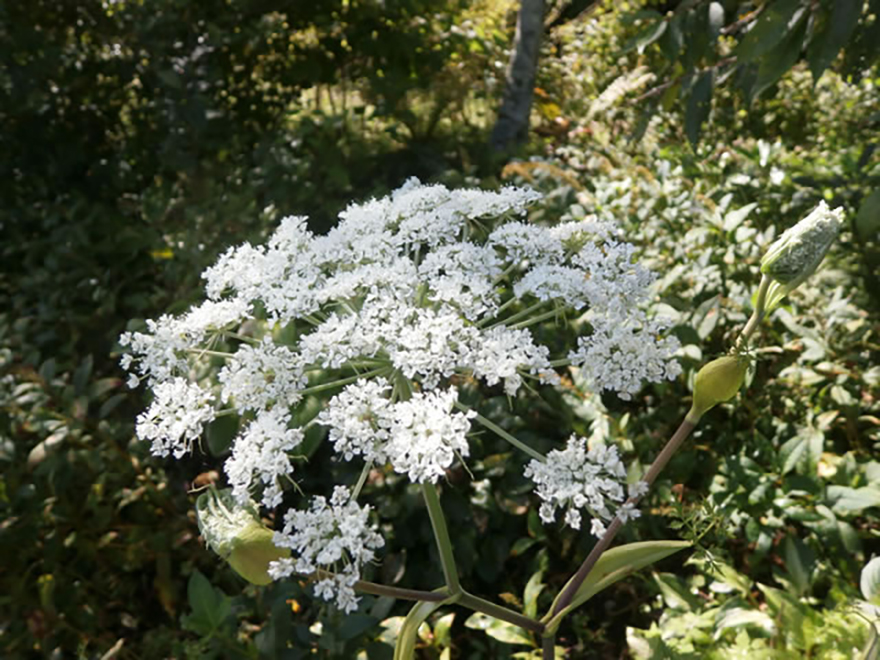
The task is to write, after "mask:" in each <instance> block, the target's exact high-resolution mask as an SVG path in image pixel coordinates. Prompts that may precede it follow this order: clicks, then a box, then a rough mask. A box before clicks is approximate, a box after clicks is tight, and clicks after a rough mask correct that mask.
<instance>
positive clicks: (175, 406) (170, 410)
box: [135, 378, 215, 458]
mask: <svg viewBox="0 0 880 660" xmlns="http://www.w3.org/2000/svg"><path fill="white" fill-rule="evenodd" d="M153 394H154V395H155V399H154V400H153V404H152V405H151V406H150V407H149V409H147V410H146V411H145V412H143V413H141V414H140V415H138V418H137V426H136V428H135V430H136V433H137V436H138V438H140V439H141V440H149V441H150V442H151V443H152V447H151V450H152V452H153V454H155V455H156V456H168V454H173V455H174V457H175V458H180V457H181V456H183V455H184V454H186V453H188V452H189V451H190V450H191V449H192V444H193V442H195V441H196V440H198V439H199V436H201V434H202V431H203V430H204V428H205V424H207V423H208V422H210V421H211V420H213V419H214V416H215V412H214V406H213V401H214V395H213V394H211V392H208V391H206V390H203V389H202V388H201V387H199V386H198V385H196V384H194V383H190V382H188V381H187V380H186V379H185V378H174V379H172V380H169V381H166V382H164V383H160V384H158V385H156V387H155V388H153Z"/></svg>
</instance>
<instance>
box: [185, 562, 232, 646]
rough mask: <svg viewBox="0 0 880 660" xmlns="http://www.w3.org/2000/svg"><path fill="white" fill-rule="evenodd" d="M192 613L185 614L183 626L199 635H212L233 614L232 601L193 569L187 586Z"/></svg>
mask: <svg viewBox="0 0 880 660" xmlns="http://www.w3.org/2000/svg"><path fill="white" fill-rule="evenodd" d="M186 593H187V598H188V599H189V606H190V609H192V614H188V615H184V616H183V618H182V623H183V627H184V628H186V629H187V630H191V631H192V632H195V633H197V634H199V635H211V634H212V633H214V632H215V631H216V630H217V629H218V628H220V626H221V625H223V622H224V621H226V619H227V618H228V617H229V616H230V615H231V614H232V601H231V600H230V598H229V596H227V595H226V594H224V593H223V592H222V591H221V590H220V589H215V588H214V587H213V586H211V583H210V582H209V581H208V578H206V577H205V576H204V575H202V574H201V573H200V572H199V571H193V574H192V575H191V576H190V578H189V583H188V585H187V588H186Z"/></svg>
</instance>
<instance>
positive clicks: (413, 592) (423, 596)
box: [354, 580, 449, 603]
mask: <svg viewBox="0 0 880 660" xmlns="http://www.w3.org/2000/svg"><path fill="white" fill-rule="evenodd" d="M354 588H355V590H356V591H361V592H363V593H365V594H372V595H374V596H388V597H390V598H399V599H400V600H420V601H428V602H432V603H440V602H442V601H444V600H446V599H447V598H448V597H449V596H448V594H446V593H444V592H437V591H420V590H418V589H402V588H400V587H389V586H388V585H386V584H377V583H375V582H366V581H364V580H358V581H357V582H355V583H354Z"/></svg>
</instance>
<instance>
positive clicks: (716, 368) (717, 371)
mask: <svg viewBox="0 0 880 660" xmlns="http://www.w3.org/2000/svg"><path fill="white" fill-rule="evenodd" d="M748 367H749V362H748V359H747V358H745V357H743V356H741V355H725V356H724V357H721V358H718V359H717V360H712V361H711V362H710V363H708V364H706V365H704V366H703V368H702V369H700V371H699V372H697V377H696V379H695V380H694V402H693V405H692V406H691V410H690V412H689V413H688V419H689V420H690V421H692V422H696V421H697V420H698V419H699V418H700V417H702V416H703V415H704V414H705V413H706V412H708V411H709V410H711V409H712V408H714V407H715V406H716V405H718V404H719V403H724V402H725V401H729V400H730V399H732V398H733V397H734V396H735V395H736V393H737V392H738V391H739V388H740V387H742V384H743V381H744V380H745V377H746V371H747V370H748Z"/></svg>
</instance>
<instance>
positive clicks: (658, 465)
mask: <svg viewBox="0 0 880 660" xmlns="http://www.w3.org/2000/svg"><path fill="white" fill-rule="evenodd" d="M698 421H699V416H695V415H693V414H692V412H691V413H688V415H687V417H685V419H684V421H683V422H682V423H681V426H679V427H678V430H676V432H675V433H674V434H673V435H672V437H671V438H670V439H669V441H668V442H667V443H666V446H665V447H663V451H661V452H660V454H659V455H658V456H657V458H655V459H654V462H653V463H652V464H651V467H650V468H648V472H647V474H645V476H644V479H643V481H645V482H647V484H648V486H651V485H653V483H654V481H656V479H657V476H658V475H659V474H660V472H662V471H663V468H665V467H666V465H667V464H668V463H669V460H670V459H671V458H672V457H673V455H674V454H675V452H677V451H678V449H679V447H681V445H682V443H683V442H684V441H685V440H686V439H687V437H688V436H689V435H690V434H691V431H693V430H694V428H695V427H696V425H697V422H698ZM641 499H642V498H641V496H638V497H631V498H629V499H628V500H627V504H632V505H633V506H638V503H639V500H641ZM621 527H623V523H622V522H621V520H620V518H619V517H615V518H614V520H612V521H611V524H609V525H608V529H607V530H606V531H605V534H603V535H602V538H601V539H599V542H598V543H596V545H595V546H593V549H592V550H591V551H590V554H589V555H587V558H586V559H584V563H583V564H581V566H580V568H578V570H577V573H575V574H574V577H572V579H571V580H569V582H568V584H567V585H566V587H565V589H564V590H563V592H562V593H561V594H560V595H559V599H558V600H557V601H556V605H555V607H554V608H553V610H552V611H551V612H550V614H549V616H548V617H546V619H552V618H553V617H555V616H556V615H557V614H559V613H560V612H562V611H563V610H564V609H565V608H566V607H568V606H569V604H570V603H571V601H572V600H574V597H575V595H576V594H577V592H578V589H580V588H581V585H582V584H583V583H584V580H586V579H587V576H588V575H589V574H590V571H591V570H593V566H595V565H596V562H597V561H599V557H601V556H602V553H603V552H605V551H606V550H607V549H608V548H609V547H610V546H611V543H612V541H614V537H615V536H616V535H617V532H618V531H620V528H621Z"/></svg>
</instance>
